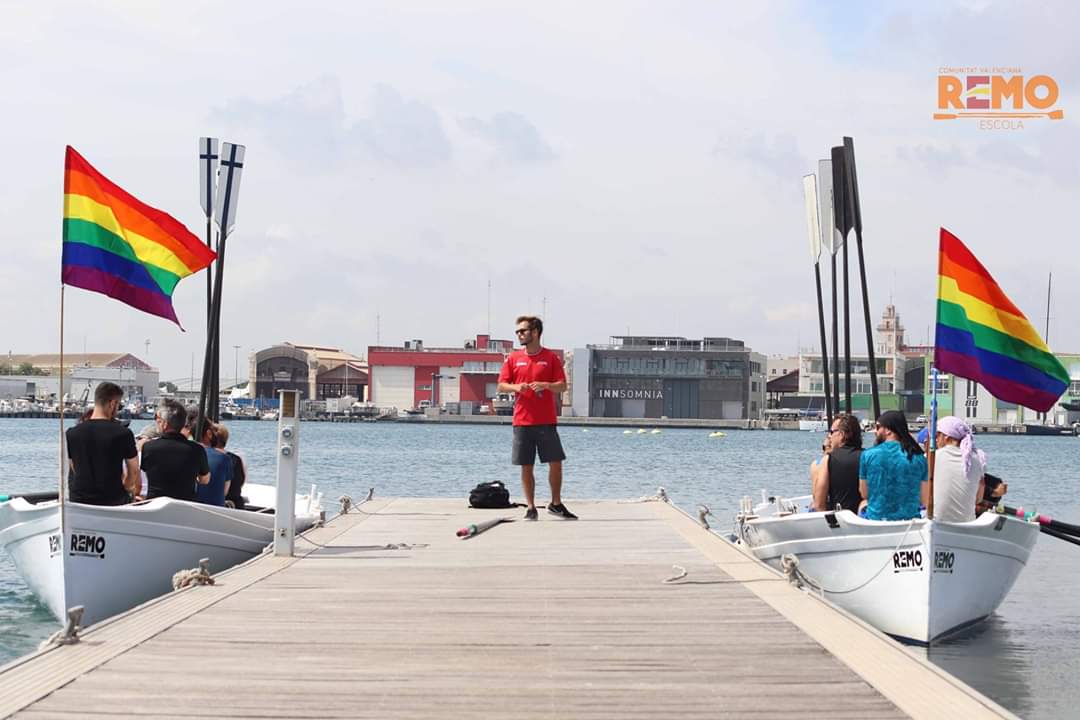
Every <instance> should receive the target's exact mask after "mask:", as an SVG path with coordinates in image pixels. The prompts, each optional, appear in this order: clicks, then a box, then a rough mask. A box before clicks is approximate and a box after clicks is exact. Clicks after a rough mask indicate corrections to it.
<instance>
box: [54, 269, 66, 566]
mask: <svg viewBox="0 0 1080 720" xmlns="http://www.w3.org/2000/svg"><path fill="white" fill-rule="evenodd" d="M56 397H57V399H58V400H59V401H60V402H59V403H57V405H58V407H59V410H60V489H59V491H58V493H57V499H58V500H59V501H60V548H61V550H60V556H61V558H62V557H63V555H64V552H63V548H64V547H66V546H67V545H66V539H65V536H64V531H65V530H66V529H67V525H66V523H65V520H66V518H65V512H64V504H65V501H66V499H67V493H66V492H65V490H66V488H67V471H68V468H67V465H68V463H67V462H65V460H66V455H67V453H66V452H65V445H66V443H65V442H64V441H65V438H64V283H63V281H62V280H61V282H60V378H59V384H58V385H57V388H56Z"/></svg>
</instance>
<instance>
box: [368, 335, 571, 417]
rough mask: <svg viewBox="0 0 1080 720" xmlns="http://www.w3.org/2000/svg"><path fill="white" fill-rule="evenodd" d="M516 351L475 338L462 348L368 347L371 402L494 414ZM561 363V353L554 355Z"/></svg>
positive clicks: (412, 343)
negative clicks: (482, 409) (505, 368)
mask: <svg viewBox="0 0 1080 720" xmlns="http://www.w3.org/2000/svg"><path fill="white" fill-rule="evenodd" d="M513 349H514V343H513V341H511V340H497V339H495V338H493V337H490V336H488V335H477V336H476V339H475V340H467V341H466V342H465V343H464V344H463V346H462V347H456V348H455V347H441V348H440V347H426V346H425V345H424V343H423V341H421V340H409V341H406V342H405V343H403V344H402V345H401V346H374V347H369V348H368V366H369V372H370V373H371V402H372V403H374V404H375V405H376V406H377V407H380V408H391V407H395V408H398V409H399V410H407V409H410V408H417V407H426V406H438V407H456V408H458V409H459V410H460V412H461V413H462V414H464V415H469V414H472V413H473V412H477V411H479V410H480V407H481V406H487V408H488V410H493V409H494V408H493V407H492V405H493V400H495V398H496V395H497V387H498V382H499V370H501V369H502V365H503V362H504V361H505V360H506V356H507V355H508V354H509V353H510V351H511V350H513ZM554 352H555V354H557V355H558V356H559V357H560V358H561V357H563V352H562V350H554Z"/></svg>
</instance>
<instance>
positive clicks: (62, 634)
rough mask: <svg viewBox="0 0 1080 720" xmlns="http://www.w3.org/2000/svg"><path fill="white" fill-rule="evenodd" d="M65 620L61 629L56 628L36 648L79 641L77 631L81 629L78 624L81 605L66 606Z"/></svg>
mask: <svg viewBox="0 0 1080 720" xmlns="http://www.w3.org/2000/svg"><path fill="white" fill-rule="evenodd" d="M67 615H68V618H67V622H66V623H65V624H64V628H63V629H62V630H57V631H56V632H54V633H53V634H52V635H50V636H49V637H47V638H46V639H45V640H43V641H42V642H41V644H40V645H38V650H45V649H46V648H49V647H52V646H53V645H57V646H60V645H74V644H75V643H77V642H79V631H80V630H82V626H81V625H80V624H79V623H81V622H82V616H83V606H82V605H76V606H75V607H71V608H68V611H67Z"/></svg>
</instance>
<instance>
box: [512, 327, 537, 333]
mask: <svg viewBox="0 0 1080 720" xmlns="http://www.w3.org/2000/svg"><path fill="white" fill-rule="evenodd" d="M532 331H533V329H532V328H518V329H517V330H515V331H514V334H515V335H524V334H525V333H527V332H532Z"/></svg>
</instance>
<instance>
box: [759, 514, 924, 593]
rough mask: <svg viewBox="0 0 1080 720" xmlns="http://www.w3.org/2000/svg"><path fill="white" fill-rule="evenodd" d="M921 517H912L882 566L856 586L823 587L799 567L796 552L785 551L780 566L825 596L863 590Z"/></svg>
mask: <svg viewBox="0 0 1080 720" xmlns="http://www.w3.org/2000/svg"><path fill="white" fill-rule="evenodd" d="M919 519H920V518H912V520H911V522H909V523H908V524H907V527H906V528H904V534H903V535H901V536H900V541H899V542H898V543H896V547H894V548H893V549H892V552H890V553H889V554H888V556H886V558H885V562H884V563H882V565H881V567H879V568H878V569H877V572H875V573H874V574H873V575H871V576H870V577H869V578H867V579H866V580H865V581H863V582H861V583H859V584H858V585H855V586H854V587H850V588H847V589H845V590H830V589H829V588H826V587H823V586H822V585H821V583H819V582H817V581H816V580H814V579H813V578H812V577H810V576H809V575H807V574H806V573H804V572H803V571H802V570H800V569H799V558H798V556H797V555H795V554H794V553H784V554H783V555H781V556H780V566H781V568H782V569H783V571H784V575H785V576H787V578H788V581H789V582H791V583H793V584H794V585H796V587H800V588H801V587H802V584H806V585H808V586H809V587H811V588H814V589H815V590H817V591H818V593H820V594H822V596H823V597H824V593H829V594H830V595H846V594H848V593H853V592H855V591H856V590H861V589H863V588H864V587H866V586H867V585H869V584H870V583H872V582H873V581H874V580H875V579H876V578H877V576H878V575H880V574H881V573H882V572H884V570H885V568H887V567H889V563H891V562H892V560H893V555H895V554H896V552H897V551H898V550H899V549H900V548H901V546H902V545H903V544H904V540H906V539H907V536H908V533H909V532H911V528H913V527H915V523H916V521H918V520H919ZM800 583H801V584H800Z"/></svg>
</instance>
